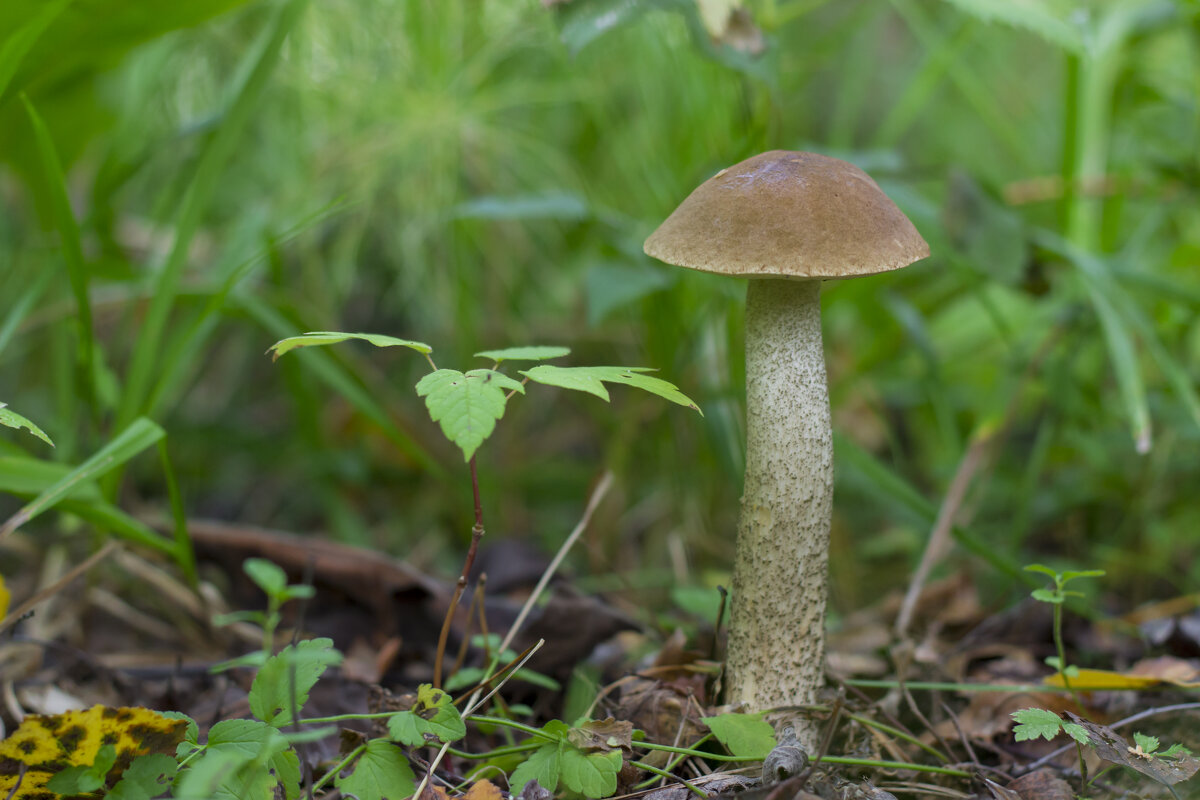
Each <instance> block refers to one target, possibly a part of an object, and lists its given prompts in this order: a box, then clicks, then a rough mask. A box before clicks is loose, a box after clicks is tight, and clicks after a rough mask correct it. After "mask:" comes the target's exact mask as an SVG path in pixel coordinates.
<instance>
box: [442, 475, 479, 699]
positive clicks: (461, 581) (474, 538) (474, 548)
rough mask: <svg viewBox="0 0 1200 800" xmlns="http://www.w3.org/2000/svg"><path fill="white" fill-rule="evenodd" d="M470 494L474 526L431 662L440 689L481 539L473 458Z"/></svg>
mask: <svg viewBox="0 0 1200 800" xmlns="http://www.w3.org/2000/svg"><path fill="white" fill-rule="evenodd" d="M470 465H471V493H472V495H473V496H474V500H475V525H474V527H472V528H471V546H470V547H469V548H467V557H466V558H465V559H463V568H462V574H461V575H459V576H458V582H457V583H455V585H454V594H453V595H452V596H451V597H450V606H449V607H448V608H447V609H446V617H445V619H443V620H442V631H441V633H440V634H438V646H437V655H436V656H435V657H434V660H433V685H434V687H436V688H438V689H440V688H442V660H443V659H444V658H445V657H446V642H447V640H448V639H449V638H450V623H451V622H452V621H453V620H454V612H455V611H456V610H457V609H458V601H459V600H461V599H462V595H463V592H464V591H466V588H467V576H468V575H470V574H471V568H472V567H473V566H475V553H476V552H478V550H479V540H480V539H482V538H483V504H482V503H481V502H480V499H479V473H478V471H477V469H476V466H475V456H473V455H472V456H471V461H470Z"/></svg>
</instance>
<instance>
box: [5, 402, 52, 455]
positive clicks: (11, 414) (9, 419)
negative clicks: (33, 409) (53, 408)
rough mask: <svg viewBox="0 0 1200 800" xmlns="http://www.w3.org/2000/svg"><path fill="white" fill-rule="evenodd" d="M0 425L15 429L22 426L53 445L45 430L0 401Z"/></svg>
mask: <svg viewBox="0 0 1200 800" xmlns="http://www.w3.org/2000/svg"><path fill="white" fill-rule="evenodd" d="M0 425H6V426H8V427H9V428H16V429H17V430H20V429H21V428H24V429H25V430H27V431H29V432H30V433H32V434H33V435H34V436H36V437H37V438H39V439H41V440H42V441H43V442H45V443H46V444H48V445H50V446H51V447H54V442H52V441H50V437H49V436H47V435H46V432H45V431H43V430H42V429H41V428H39V427H38V426H37V425H34V424H33V423H32V422H30V421H29V420H27V419H25V418H24V417H22V416H21V415H20V414H18V413H17V412H15V411H12V410H10V409H9V408H8V404H7V403H0Z"/></svg>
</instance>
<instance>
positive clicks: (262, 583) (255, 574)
mask: <svg viewBox="0 0 1200 800" xmlns="http://www.w3.org/2000/svg"><path fill="white" fill-rule="evenodd" d="M242 570H243V571H244V572H245V573H246V574H247V575H249V576H250V580H252V581H254V584H255V585H256V586H257V587H258V588H260V589H262V590H263V593H264V594H266V595H267V596H268V597H278V596H279V595H281V594H283V591H284V590H285V589H286V588H287V573H286V572H284V571H283V568H282V567H280V566H279V565H278V564H276V563H274V562H272V561H268V560H267V559H265V558H247V559H246V561H245V563H243V564H242Z"/></svg>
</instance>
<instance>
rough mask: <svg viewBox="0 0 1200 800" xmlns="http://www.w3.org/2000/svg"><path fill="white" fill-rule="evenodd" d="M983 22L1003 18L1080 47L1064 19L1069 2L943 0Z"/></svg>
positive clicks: (1058, 42)
mask: <svg viewBox="0 0 1200 800" xmlns="http://www.w3.org/2000/svg"><path fill="white" fill-rule="evenodd" d="M947 2H949V3H950V4H951V5H953V6H957V7H958V8H959V9H961V10H962V11H964V12H966V13H967V14H970V15H971V16H973V17H975V18H976V19H978V20H981V21H983V22H992V21H996V22H1003V23H1005V24H1007V25H1012V26H1014V27H1018V28H1024V29H1025V30H1027V31H1030V32H1032V33H1035V34H1037V35H1038V36H1040V37H1042V38H1043V39H1045V40H1046V41H1048V42H1050V43H1052V44H1056V45H1058V46H1059V47H1063V48H1066V49H1067V50H1073V51H1079V50H1082V49H1083V37H1082V36H1081V35H1080V31H1079V29H1078V28H1077V27H1076V26H1075V25H1073V24H1071V22H1070V21H1069V20H1068V19H1067V14H1068V13H1070V12H1071V7H1070V5H1064V4H1062V3H1050V2H1047V0H947Z"/></svg>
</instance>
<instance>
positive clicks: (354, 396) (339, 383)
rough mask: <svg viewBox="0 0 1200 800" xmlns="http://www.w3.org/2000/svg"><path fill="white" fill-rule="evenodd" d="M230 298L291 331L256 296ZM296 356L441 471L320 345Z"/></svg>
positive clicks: (267, 324) (271, 325)
mask: <svg viewBox="0 0 1200 800" xmlns="http://www.w3.org/2000/svg"><path fill="white" fill-rule="evenodd" d="M232 300H233V302H236V303H237V304H238V305H240V306H241V308H242V309H243V310H244V311H246V313H248V314H249V315H250V316H251V317H252V318H253V319H254V320H255V321H256V322H257V323H258V324H259V325H261V326H262V327H263V328H265V329H266V330H267V331H268V332H269V333H271V334H273V335H275V336H278V337H280V338H286V337H287V336H288V335H289V334H291V333H292V332H294V331H295V327H294V326H293V325H292V324H291V323H290V322H288V321H287V320H286V319H284V318H283V316H281V315H280V314H279V312H278V311H276V310H275V309H274V308H271V307H270V306H269V305H267V304H266V303H264V302H262V301H261V300H259V299H258V298H256V297H253V296H251V295H241V294H239V295H234V296H233V298H232ZM296 356H297V357H298V358H307V359H308V364H307V365H306V366H307V367H308V368H309V369H310V370H312V373H313V374H314V375H316V376H317V377H318V378H320V379H321V380H322V381H324V382H325V383H326V384H327V385H328V386H329V387H330V388H331V389H333V390H334V391H335V392H337V393H338V394H340V395H341V396H342V397H344V398H346V400H347V401H348V402H349V403H350V404H351V405H352V406H354V407H355V408H357V409H358V410H359V411H360V412H361V413H362V414H363V416H365V417H366V418H367V419H369V420H371V421H372V422H374V423H375V424H376V425H378V426H379V428H380V429H381V430H382V431H383V432H384V434H385V435H386V436H387V437H388V439H390V440H391V441H392V443H393V444H395V445H396V447H398V448H400V450H401V451H402V452H403V453H404V454H405V455H407V456H408V457H409V458H411V459H412V460H413V461H415V462H416V463H417V464H418V465H419V466H420V467H421V468H422V469H424V470H426V471H428V472H430V473H431V474H433V475H434V476H436V477H440V476H442V475H443V474H444V470H443V468H442V467H441V466H440V465H439V464H438V463H437V462H436V461H434V459H433V457H432V456H430V455H429V453H428V452H426V451H425V449H424V448H422V447H421V446H420V445H419V444H417V443H416V442H415V441H414V440H413V439H412V437H410V436H409V435H408V434H406V433H405V432H404V431H402V430H401V429H400V428H399V426H397V425H396V423H395V422H393V421H392V418H391V417H390V416H389V415H388V413H387V412H386V411H384V409H383V408H382V407H381V406H380V405H379V403H377V402H376V401H375V398H373V397H372V396H371V395H370V394H369V393H368V392H367V391H366V390H364V389H363V388H362V387H361V386H359V385H358V383H356V382H355V380H354V378H353V377H351V376H350V374H349V373H348V372H347V371H346V370H345V368H344V367H342V366H341V365H340V364H339V363H338V362H337V361H335V360H334V359H333V357H332V356H331V355H330V354H329V353H328V352H326V351H325V350H324V349H322V348H309V349H308V350H307V352H304V353H297V354H296Z"/></svg>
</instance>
